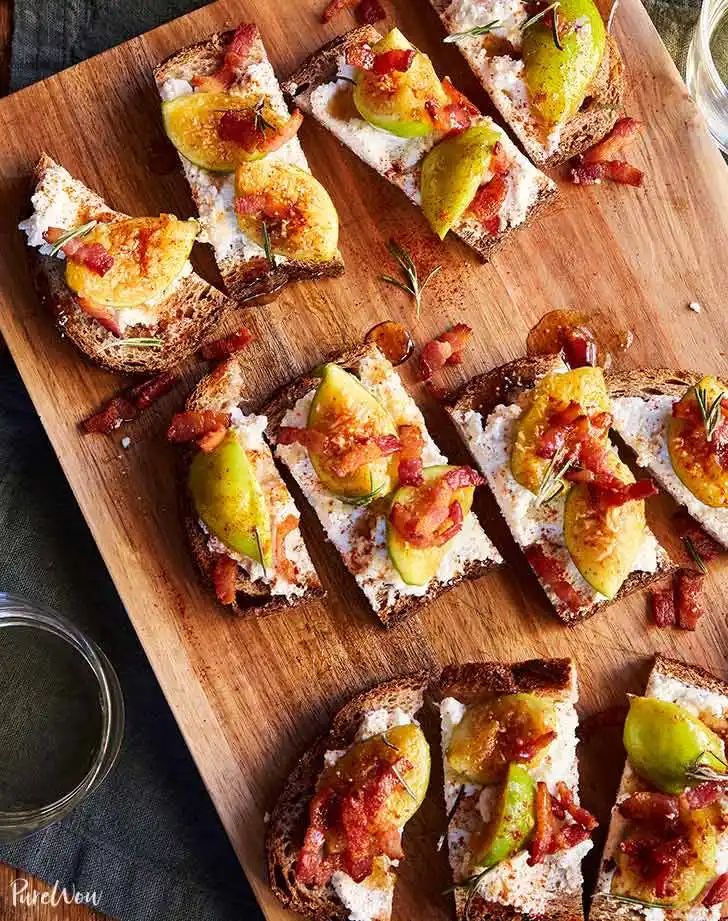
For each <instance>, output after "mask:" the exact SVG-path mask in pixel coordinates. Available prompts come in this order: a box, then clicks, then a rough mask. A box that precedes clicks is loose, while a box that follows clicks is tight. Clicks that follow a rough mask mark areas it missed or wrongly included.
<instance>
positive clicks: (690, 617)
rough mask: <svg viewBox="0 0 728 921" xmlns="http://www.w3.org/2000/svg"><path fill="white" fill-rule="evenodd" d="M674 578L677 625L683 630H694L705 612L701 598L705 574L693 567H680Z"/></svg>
mask: <svg viewBox="0 0 728 921" xmlns="http://www.w3.org/2000/svg"><path fill="white" fill-rule="evenodd" d="M674 578H675V607H676V609H677V625H678V627H680V629H682V630H694V629H695V628H696V627H697V625H698V621H699V620H700V618H701V617H702V616H703V614H705V608H704V607H703V605H702V602H701V598H700V591H701V589H702V587H703V582H704V581H705V576H704V575H703V573H701V572H695V571H694V570H692V569H678V571H677V572H676V573H675V577H674Z"/></svg>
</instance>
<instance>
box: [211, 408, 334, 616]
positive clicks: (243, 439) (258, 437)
mask: <svg viewBox="0 0 728 921" xmlns="http://www.w3.org/2000/svg"><path fill="white" fill-rule="evenodd" d="M230 412H231V416H232V425H231V427H230V431H232V432H234V433H235V436H236V437H237V439H238V441H239V442H240V444H241V446H242V447H243V449H244V450H245V452H246V454H247V455H248V457H249V459H250V461H251V463H252V465H253V470H254V472H255V478H256V480H257V481H258V483H259V484H260V486H261V488H262V490H263V492H264V493H265V496H266V498H267V500H268V509H269V512H270V518H271V528H272V532H273V545H274V546H275V533H276V529H277V528H278V527H279V526H280V525H281V524H282V523H283V522H284V521H285V520H286V518H288V517H289V516H290V515H293V516H294V517H295V518H296V519H298V517H299V515H298V509H297V508H296V505H295V503H294V501H293V499H292V498H291V494H290V493H289V492H288V489H287V488H286V485H285V483H284V482H283V480H282V478H281V475H280V474H279V473H278V470H277V469H276V465H275V464H274V462H273V455H272V454H271V451H270V448H269V447H268V445H267V444H266V442H265V440H264V438H263V432H264V431H265V427H266V425H267V424H268V420H267V418H266V417H265V416H255V415H250V416H246V415H243V413H242V412H241V411H240V409H238V408H237V407H232V408H231V410H230ZM198 523H199V525H200V527H201V528H202V530H203V531H204V532H205V533H206V534H207V535H208V539H207V547H208V549H209V550H210V552H211V553H222V554H225V555H226V556H229V557H231V558H232V559H234V560H236V561H237V563H238V564H239V565H240V568H241V569H243V570H244V571H245V572H246V573H247V575H248V576H249V577H250V579H251V580H252V581H254V582H258V581H260V582H264V583H265V584H266V585H268V586H269V587H270V592H271V594H272V595H283V596H284V597H286V598H295V597H298V596H300V595H303V594H305V592H306V590H307V589H308V588H311V587H312V586H313V585H318V584H319V580H318V576H317V575H316V570H315V569H314V567H313V563H312V562H311V558H310V556H309V555H308V550H307V549H306V545H305V544H304V542H303V536H302V534H301V529H300V527H296V528H294V529H293V530H291V531H290V532H289V533H288V534H287V535H286V537H285V540H284V542H283V549H284V552H285V555H286V558H287V559H288V560H290V562H291V563H292V564H293V566H294V568H295V570H296V577H297V578H296V581H295V582H289V581H288V580H287V579H286V578H285V577H284V576H283V574H282V573H281V572H280V571H279V570H278V569H277V568H276V566H275V563H274V565H273V568H266V567H264V566H263V565H262V564H261V563H259V562H258V561H257V560H253V559H251V558H250V557H248V556H243V555H242V554H240V553H237V552H236V551H234V550H231V549H230V548H229V547H227V546H226V545H225V544H224V543H223V542H222V541H221V540H219V539H218V538H217V537H215V536H214V535H213V534H211V533H210V532H209V530H208V528H207V527H206V525H205V523H204V522H203V521H202V519H199V522H198ZM274 555H275V554H274Z"/></svg>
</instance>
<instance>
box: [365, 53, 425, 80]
mask: <svg viewBox="0 0 728 921" xmlns="http://www.w3.org/2000/svg"><path fill="white" fill-rule="evenodd" d="M416 55H417V52H416V51H415V49H414V48H394V49H393V50H392V51H383V52H382V53H381V54H375V55H374V62H373V64H372V70H373V72H374V73H375V74H377V76H379V77H384V76H386V75H387V74H391V73H394V72H395V71H397V72H398V73H404V72H405V71H408V70H409V69H410V67H411V66H412V62H413V61H414V59H415V56H416Z"/></svg>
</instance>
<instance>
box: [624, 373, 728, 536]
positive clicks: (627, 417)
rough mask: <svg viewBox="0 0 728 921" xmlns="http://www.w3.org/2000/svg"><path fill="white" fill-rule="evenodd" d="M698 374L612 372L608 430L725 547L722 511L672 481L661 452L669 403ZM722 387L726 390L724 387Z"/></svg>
mask: <svg viewBox="0 0 728 921" xmlns="http://www.w3.org/2000/svg"><path fill="white" fill-rule="evenodd" d="M701 377H702V375H700V374H696V373H695V372H692V371H676V370H672V369H669V368H646V369H644V370H641V371H622V372H614V373H612V374H610V375H609V376H608V383H609V388H610V390H611V391H612V394H613V395H614V423H613V424H614V429H615V431H616V432H617V433H618V434H619V437H620V438H621V439H622V440H623V441H624V442H625V443H626V444H627V445H628V446H629V447H630V448H631V449H632V450H633V451H634V452H635V455H636V459H637V463H638V464H639V466H640V467H645V468H646V469H647V470H649V472H650V475H651V476H653V477H654V479H655V480H657V482H658V483H659V484H660V486H661V487H662V488H663V489H664V490H665V492H666V493H668V494H669V495H670V496H672V498H673V499H674V500H675V501H676V502H678V503H679V504H680V505H684V506H685V508H686V509H687V510H688V512H689V513H690V514H691V515H692V517H693V518H694V519H695V520H696V521H697V522H698V524H700V526H701V527H702V528H704V530H705V531H706V532H707V533H708V534H710V535H711V537H713V538H714V539H715V540H717V541H718V543H719V544H722V546H724V547H728V508H714V507H712V506H710V505H706V504H705V503H704V502H701V500H700V499H698V497H697V496H695V495H694V494H693V493H692V492H691V491H690V490H689V489H688V488H687V486H685V484H684V483H683V482H682V481H681V480H680V479H679V478H678V476H677V474H676V473H675V470H674V469H673V466H672V462H671V460H670V454H669V451H668V448H667V423H668V421H669V419H670V414H671V410H672V405H673V403H674V402H676V401H677V400H679V399H680V397H682V396H683V394H684V393H685V391H686V390H687V389H688V388H689V387H692V386H694V385H695V384H697V383H698V382H699V381H700V379H701ZM727 389H728V388H727Z"/></svg>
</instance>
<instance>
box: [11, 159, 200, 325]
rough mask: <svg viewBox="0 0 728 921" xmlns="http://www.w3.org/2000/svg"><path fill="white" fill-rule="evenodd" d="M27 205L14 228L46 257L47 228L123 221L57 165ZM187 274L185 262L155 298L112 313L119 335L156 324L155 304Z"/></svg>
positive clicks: (188, 264)
mask: <svg viewBox="0 0 728 921" xmlns="http://www.w3.org/2000/svg"><path fill="white" fill-rule="evenodd" d="M30 201H31V204H32V206H33V213H32V214H31V215H30V217H28V218H26V219H25V220H24V221H21V222H20V223H19V224H18V229H19V230H22V231H23V233H25V235H26V237H27V241H28V246H33V247H35V248H36V249H38V250H39V251H40V252H41V253H42V254H43V255H44V256H49V255H50V253H51V250H52V246H51V244H49V243H46V240H45V238H44V236H43V234H44V233H45V232H46V231H47V230H48V229H49V228H50V227H59V228H61V229H62V230H72V229H73V228H74V227H79V226H81V225H82V224H85V223H87V222H88V221H89V220H93V219H95V218H96V217H99V218H101V217H107V216H114V217H116V218H119V217H121V218H123V217H124V216H123V215H118V214H116V212H114V211H112V209H111V208H108V207H107V206H106V205H104V203H103V202H102V201H101V199H99V198H98V197H97V196H92V197H89V192H88V189H87V188H86V186H85V185H84V184H83V183H82V182H80V181H79V180H78V179H74V177H73V176H71V174H70V173H69V172H68V170H66V169H65V168H64V167H62V166H60V165H56V166H54V167H52V168H50V169H47V170H46V171H45V173H44V174H43V178H42V180H41V182H40V183H39V184H38V186H37V187H36V189H35V191H34V192H33V195H32V196H31V199H30ZM55 255H56V258H58V259H60V260H65V258H66V257H65V256H64V254H63V252H62V251H61V250H59V251H58V252H57V253H56V254H55ZM191 274H192V263H191V262H190V261H189V260H187V261H186V262H185V263H184V265H183V266H182V268H181V270H180V271H179V273H178V274H177V275H176V276H175V277H174V278H173V279H172V280H171V281H170V283H169V284H168V285H167V287H166V288H165V289H164V291H162V292H161V294H159V295H158V296H157V297H155V298H152V299H150V300H148V301H144V302H143V303H141V304H137V305H136V306H134V307H121V308H118V309H116V319H117V322H118V325H119V329H120V330H121V332H122V334H123V333H124V332H125V331H126V330H127V329H129V328H130V327H132V326H137V325H142V326H156V325H157V323H158V322H159V311H158V306H159V304H161V303H164V301H166V300H167V299H168V298H169V297H170V296H171V295H172V294H174V292H175V291H176V290H177V288H179V286H180V285H181V284H182V282H183V281H184V280H185V278H188V277H189V275H191Z"/></svg>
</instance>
